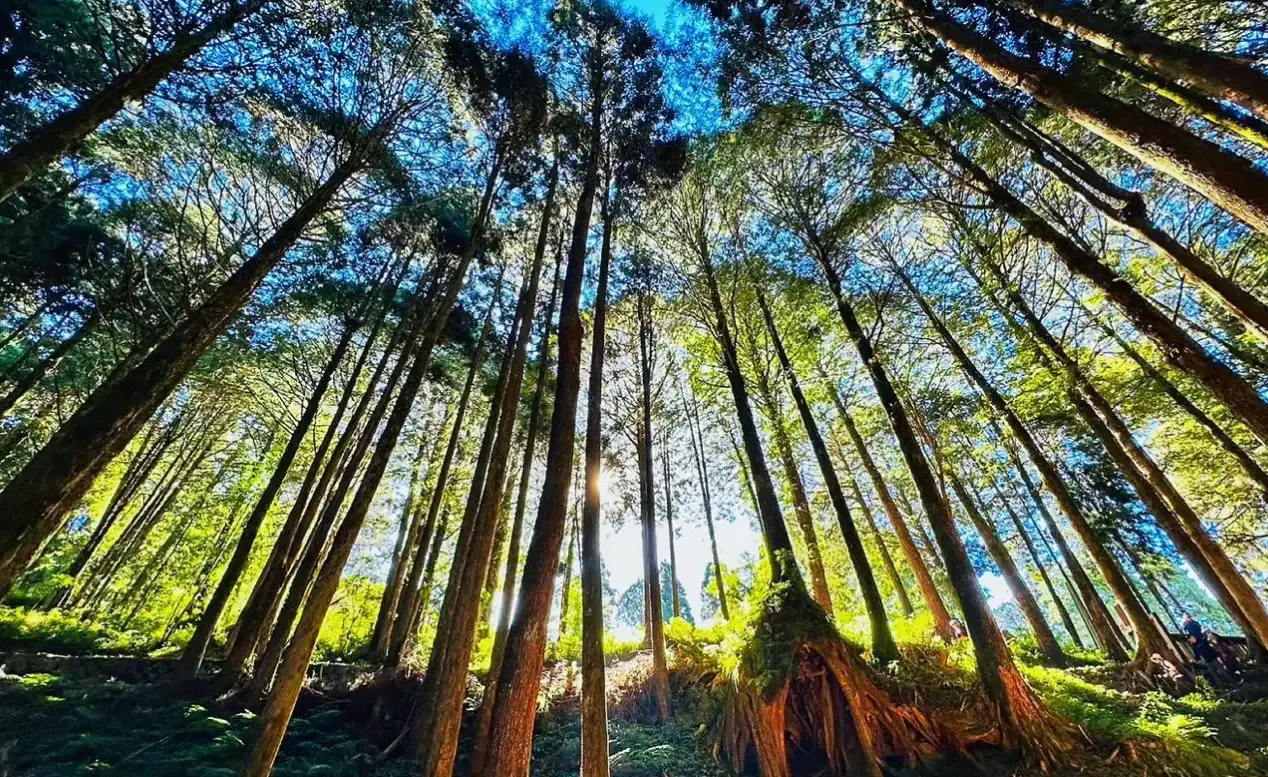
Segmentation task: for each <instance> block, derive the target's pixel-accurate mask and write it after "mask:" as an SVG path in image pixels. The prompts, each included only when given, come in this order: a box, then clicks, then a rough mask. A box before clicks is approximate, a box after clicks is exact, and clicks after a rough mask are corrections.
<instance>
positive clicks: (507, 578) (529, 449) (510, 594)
mask: <svg viewBox="0 0 1268 777" xmlns="http://www.w3.org/2000/svg"><path fill="white" fill-rule="evenodd" d="M547 223H548V222H547ZM559 268H560V263H558V262H557V263H556V264H555V278H554V281H553V282H552V283H551V287H550V302H549V303H548V304H547V306H546V313H545V317H544V318H543V319H542V321H543V326H542V333H541V344H540V346H539V348H540V350H539V351H538V354H537V380H536V382H535V384H534V387H533V399H532V404H531V406H530V408H529V411H528V427H527V432H526V433H525V439H524V459H523V462H522V464H521V465H520V475H519V493H518V494H517V496H516V499H515V517H514V518H513V519H512V520H511V536H510V541H509V543H508V546H507V551H506V571H505V573H504V575H503V577H502V604H501V607H500V608H499V610H498V622H497V626H496V628H495V629H494V631H493V650H492V654H491V657H490V659H489V673H488V675H487V676H486V678H485V683H484V694H483V696H481V699H480V717H479V720H478V722H477V724H476V735H475V743H474V744H473V745H472V747H471V768H470V771H471V774H472V775H480V774H483V772H484V765H485V763H486V762H487V759H488V755H489V745H490V742H489V730H490V728H491V727H492V725H493V708H494V706H495V705H494V702H493V700H494V699H496V698H497V678H498V675H499V673H500V672H501V669H502V662H503V661H504V660H505V658H506V635H507V632H508V631H509V630H510V628H511V612H512V610H513V607H514V604H515V581H516V580H517V579H518V577H519V565H520V545H521V542H522V537H523V533H524V514H525V512H526V511H527V509H528V485H529V481H530V479H531V475H532V470H533V456H534V453H535V452H536V449H537V432H538V428H539V427H540V425H541V412H542V400H543V399H544V398H545V395H546V379H547V369H548V368H549V365H550V337H551V332H552V330H553V326H552V323H551V322H552V321H553V319H554V316H555V300H556V299H557V297H558V292H559ZM582 563H583V564H584V561H583V562H582ZM583 575H584V567H583ZM583 585H584V580H583ZM583 614H584V610H583ZM583 639H584V636H583ZM605 720H606V719H605Z"/></svg>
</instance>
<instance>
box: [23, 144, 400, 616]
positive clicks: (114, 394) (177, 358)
mask: <svg viewBox="0 0 1268 777" xmlns="http://www.w3.org/2000/svg"><path fill="white" fill-rule="evenodd" d="M386 129H387V127H386V125H380V126H379V127H377V128H376V129H375V130H374V131H373V132H371V133H370V134H371V135H372V136H373V137H374V138H378V137H381V136H382V133H383V131H384V130H386ZM366 145H373V144H372V143H368V142H367V144H366ZM364 154H365V150H364V149H362V150H360V151H358V152H356V153H353V154H352V155H350V156H349V157H348V159H346V160H345V161H344V162H343V163H342V164H341V165H340V166H339V167H338V168H336V169H335V171H334V172H333V173H331V175H330V177H329V178H327V179H326V181H325V182H324V183H322V184H321V185H320V186H318V187H317V188H316V189H314V190H313V192H312V193H311V194H309V195H308V197H307V198H306V199H305V200H304V201H303V203H302V204H301V205H300V206H299V208H298V209H297V210H296V211H295V212H294V213H293V214H292V215H291V216H290V217H289V218H287V219H286V221H284V222H283V223H282V224H281V225H280V226H279V227H278V228H277V230H276V231H275V232H274V233H273V234H272V235H271V236H270V237H269V238H268V239H267V240H265V241H264V243H262V244H261V245H260V247H259V249H258V250H256V252H255V254H254V255H253V256H252V257H251V258H250V259H248V260H247V261H246V262H244V263H243V264H242V265H241V266H240V267H239V268H238V269H237V270H236V271H235V272H234V273H233V274H232V275H231V276H229V279H228V280H226V281H225V282H224V283H223V284H221V285H220V287H219V288H217V289H216V290H215V291H214V292H213V293H212V294H211V296H210V297H208V298H207V300H206V301H204V302H203V303H202V304H201V305H200V306H198V307H197V308H196V309H195V310H193V311H192V312H191V313H190V314H189V317H188V318H186V319H185V321H184V322H182V323H181V324H179V325H178V326H176V327H175V328H174V329H173V330H172V332H171V333H170V334H169V335H168V336H167V337H166V338H164V339H163V341H162V342H160V343H159V344H158V345H157V346H155V347H154V349H153V350H152V351H150V353H149V355H148V356H146V357H145V358H144V359H142V360H141V362H140V363H139V364H137V365H136V366H135V367H133V368H132V369H131V370H129V371H128V372H127V373H126V374H125V375H123V376H121V377H120V378H119V379H118V380H116V381H114V382H111V383H106V384H104V385H102V386H100V387H99V388H98V389H97V390H96V391H94V392H93V393H92V395H91V396H89V398H88V399H87V400H86V401H85V402H84V404H83V405H82V406H81V407H80V408H79V410H77V411H76V412H75V414H74V415H73V416H71V418H70V419H69V420H68V421H66V423H64V424H62V426H61V428H59V429H58V430H57V432H56V433H55V434H54V435H53V437H52V438H51V439H50V440H49V441H48V443H46V444H45V445H44V447H43V448H42V449H41V450H40V451H39V453H37V454H35V457H34V458H32V459H31V460H30V461H28V462H27V464H26V466H25V467H23V468H22V470H21V471H20V472H18V473H17V474H16V475H14V477H13V478H12V479H11V480H10V481H9V483H8V485H6V486H5V488H4V490H3V491H0V516H4V517H3V518H0V597H2V596H3V595H4V594H6V593H7V592H8V590H9V588H10V587H11V586H12V585H13V582H14V581H15V580H16V579H17V577H18V575H20V574H21V573H22V572H23V571H24V570H25V568H26V566H27V565H28V564H29V563H30V561H31V559H33V558H35V556H36V555H37V554H38V553H39V551H40V549H41V548H43V547H44V544H45V543H46V542H47V541H48V539H49V538H50V537H51V536H52V535H53V534H54V533H55V532H56V531H57V529H58V527H59V526H60V524H61V521H62V517H63V516H64V515H65V514H66V513H67V511H69V510H70V509H72V508H73V507H74V506H75V505H76V504H77V503H78V502H79V501H80V500H81V499H82V498H83V495H84V494H85V493H86V492H87V491H88V489H89V488H90V487H91V486H92V483H93V480H95V479H96V477H97V475H98V474H99V473H100V472H101V471H102V470H103V469H104V468H105V467H106V465H108V464H109V463H110V460H111V459H113V458H114V457H115V456H116V455H118V453H119V452H120V451H121V450H123V448H124V447H125V446H127V444H128V443H129V442H131V440H132V437H133V436H134V435H135V434H136V433H137V432H138V431H139V430H140V429H141V427H142V426H143V425H144V424H145V422H146V421H148V420H149V419H150V417H151V416H152V415H153V414H154V411H155V409H157V408H158V406H159V405H160V404H162V402H163V401H164V400H165V399H167V397H168V395H170V394H171V392H172V391H173V390H174V389H175V388H176V386H177V385H178V384H179V383H180V382H181V380H182V379H183V378H184V377H185V375H186V373H188V372H189V370H190V369H191V368H193V366H194V365H195V364H196V363H197V362H198V360H199V359H200V358H201V357H202V355H203V353H205V352H206V350H207V349H208V348H209V347H211V345H212V343H214V342H215V340H216V338H217V337H219V336H220V333H221V332H223V331H224V329H225V327H227V326H228V325H229V324H230V323H231V322H232V321H233V319H234V318H235V317H236V316H237V314H238V311H240V310H241V309H242V307H243V306H244V305H245V304H246V303H247V301H248V300H249V299H250V298H251V294H252V293H253V292H254V291H255V289H256V287H257V286H259V284H260V283H261V281H263V280H264V278H265V276H266V275H268V273H269V271H271V270H272V269H273V268H274V267H275V266H276V265H277V264H278V262H280V261H281V260H282V258H283V257H285V255H286V253H287V251H289V250H290V248H291V246H292V245H294V243H295V241H296V240H298V239H299V238H300V236H301V235H302V234H303V233H304V231H305V229H307V227H308V225H309V223H310V222H311V221H312V220H313V219H314V218H315V217H316V216H317V215H318V214H319V213H321V212H322V211H324V210H325V209H326V208H327V206H329V204H330V201H331V200H332V199H333V198H334V196H335V195H336V194H337V193H338V191H339V190H340V189H341V188H342V187H343V185H344V183H346V182H347V180H348V179H349V178H351V177H352V175H353V174H354V173H355V172H356V171H357V170H359V169H360V168H361V166H362V164H363V157H364Z"/></svg>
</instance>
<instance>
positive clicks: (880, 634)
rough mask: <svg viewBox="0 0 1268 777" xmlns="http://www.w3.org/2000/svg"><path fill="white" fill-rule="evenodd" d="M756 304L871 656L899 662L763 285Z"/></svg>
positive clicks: (873, 581) (871, 577)
mask: <svg viewBox="0 0 1268 777" xmlns="http://www.w3.org/2000/svg"><path fill="white" fill-rule="evenodd" d="M757 303H758V305H759V306H760V307H761V310H762V318H763V319H764V320H765V322H766V329H767V332H768V333H769V334H770V338H771V344H772V345H773V346H774V347H775V354H776V356H777V357H778V358H779V365H780V367H781V368H782V370H783V372H784V378H785V379H786V380H787V381H788V388H789V390H790V391H791V392H792V396H793V401H794V402H795V403H796V405H797V412H798V414H799V415H800V416H801V424H802V426H803V427H804V428H805V430H806V436H807V437H808V438H809V439H810V447H811V449H813V450H814V453H815V458H816V459H817V460H818V462H819V471H820V473H821V474H822V475H823V484H824V486H825V487H826V488H827V490H828V497H829V498H830V499H831V500H832V507H833V509H834V510H835V511H836V514H837V523H838V525H839V526H840V527H841V536H842V537H843V538H844V539H845V547H846V550H847V551H848V552H849V555H850V563H851V565H852V566H853V567H854V575H855V577H856V578H857V579H858V584H859V591H860V593H861V594H862V596H863V604H864V607H865V609H866V610H867V618H868V621H869V623H870V625H871V630H872V656H873V657H874V658H875V660H877V661H880V662H882V663H888V662H890V661H897V660H898V658H899V655H898V644H897V643H896V642H894V635H893V633H891V632H890V629H889V617H888V616H887V615H886V613H885V601H884V599H882V598H881V592H880V588H879V587H877V585H876V578H875V576H874V575H873V574H872V564H871V562H870V561H868V558H867V551H866V550H865V549H864V547H863V540H862V538H861V537H860V536H859V532H858V527H856V526H855V525H854V517H853V516H852V515H851V514H850V508H849V506H848V505H847V504H846V502H845V492H844V491H842V489H841V481H840V480H839V479H838V478H837V473H836V468H835V467H834V466H833V465H832V459H831V457H830V456H829V455H828V446H827V444H826V443H825V442H824V441H823V435H822V434H820V433H819V423H818V422H817V421H816V420H815V417H814V414H813V413H812V412H811V410H810V404H809V403H808V402H807V401H806V397H805V394H804V393H803V392H802V390H801V384H800V383H799V382H798V380H797V375H796V373H795V372H794V371H793V366H792V361H791V360H790V359H789V358H788V352H787V351H786V350H785V349H784V342H783V339H782V338H781V337H780V336H779V329H778V327H776V325H775V317H774V316H773V315H772V314H771V310H770V305H768V304H767V302H766V295H765V294H764V293H763V292H762V289H761V287H760V286H758V287H757ZM900 589H901V586H900Z"/></svg>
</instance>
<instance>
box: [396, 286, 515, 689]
mask: <svg viewBox="0 0 1268 777" xmlns="http://www.w3.org/2000/svg"><path fill="white" fill-rule="evenodd" d="M496 288H497V289H498V292H497V293H496V294H494V295H493V300H492V301H490V303H489V307H488V309H487V310H486V311H485V314H484V324H483V325H482V326H481V328H480V337H479V339H478V340H477V341H476V345H475V349H474V350H473V351H472V353H471V366H470V367H469V368H468V370H467V378H466V381H465V382H464V383H463V384H462V393H461V395H459V398H458V409H457V411H456V412H455V414H454V420H453V426H452V427H451V428H450V431H449V440H448V442H447V443H446V444H445V455H444V458H442V459H441V461H440V470H439V471H438V472H437V473H436V482H435V483H434V484H433V485H432V490H431V496H430V498H429V499H428V504H427V518H426V519H425V521H424V523H423V527H424V528H423V533H424V535H433V536H434V537H435V539H434V540H433V541H432V544H433V546H434V547H439V545H440V540H441V534H439V533H437V532H436V531H434V527H435V526H436V521H437V516H438V515H439V514H440V511H441V510H440V508H441V505H442V504H443V503H444V499H445V490H446V488H447V487H448V485H449V471H450V470H451V469H452V468H453V462H454V457H455V456H456V455H457V452H458V443H459V441H460V440H461V439H462V429H463V422H464V421H465V420H466V416H467V408H468V406H469V405H470V402H471V391H472V388H473V386H474V385H475V381H476V377H477V376H478V375H479V374H480V370H481V369H482V368H483V366H484V358H485V354H486V352H487V349H488V345H489V339H490V338H491V337H492V334H493V309H494V307H495V306H496V305H497V298H498V297H500V296H501V277H500V276H499V278H498V284H497V286H496ZM486 428H487V425H486ZM486 437H488V435H486ZM427 554H428V549H427V542H426V541H422V542H420V543H419V547H418V554H417V556H416V557H415V559H414V563H413V564H412V565H411V567H410V571H409V577H408V579H407V580H406V582H405V590H404V592H403V593H402V594H401V603H400V605H399V606H398V609H399V611H400V613H401V616H400V617H398V618H397V619H396V620H395V621H394V622H393V624H392V633H391V637H390V640H389V649H388V663H389V664H391V665H393V666H399V665H400V662H401V660H402V658H403V657H404V656H405V646H406V643H407V642H408V641H409V639H410V636H411V634H413V633H414V631H415V630H416V626H415V624H416V623H417V621H418V618H419V611H420V610H421V608H422V606H424V604H425V600H424V599H423V598H422V597H423V596H424V595H426V594H428V593H430V586H423V585H422V584H421V583H422V576H423V574H424V572H425V571H426V569H427V566H428V563H429V562H426V561H425V559H427Z"/></svg>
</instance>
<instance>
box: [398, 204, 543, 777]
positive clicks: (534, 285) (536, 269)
mask: <svg viewBox="0 0 1268 777" xmlns="http://www.w3.org/2000/svg"><path fill="white" fill-rule="evenodd" d="M553 188H554V187H553V186H552V192H553ZM549 213H550V208H549V207H548V208H547V217H546V220H547V221H549ZM545 229H546V227H545V225H543V227H542V231H541V232H539V239H538V243H537V246H536V251H535V252H534V255H533V261H532V266H531V267H530V268H529V270H528V272H527V273H526V275H525V279H524V285H523V287H522V289H521V292H520V299H519V303H518V304H517V306H516V317H515V324H514V325H513V326H514V332H513V334H512V341H513V351H512V352H511V353H510V354H508V356H509V366H508V367H507V371H506V375H505V377H503V378H499V384H500V385H499V387H498V389H497V392H496V396H497V402H498V405H499V407H498V409H497V411H496V412H497V415H498V425H497V429H496V435H495V440H494V447H493V449H492V455H491V456H490V458H489V463H488V471H487V473H486V474H485V476H484V483H483V485H482V491H483V493H482V495H481V496H480V497H479V498H478V500H476V501H475V502H474V504H476V505H477V507H476V509H475V510H474V511H471V510H470V508H471V506H472V504H473V501H472V499H470V498H469V499H468V502H467V506H468V512H466V513H464V515H463V523H462V525H461V527H460V528H459V533H458V544H457V548H456V550H455V556H454V558H455V563H454V568H453V571H452V572H451V573H450V578H449V585H448V586H447V587H446V590H445V600H444V604H443V605H442V608H441V613H440V620H439V623H440V624H441V625H440V627H438V630H437V639H436V641H435V643H433V646H432V654H431V656H430V657H429V659H428V669H427V675H426V676H425V679H424V685H423V690H422V699H421V701H420V711H421V714H419V715H418V716H417V717H416V719H415V721H414V722H413V724H411V735H412V736H413V743H414V751H415V753H416V754H417V755H418V756H420V758H419V759H418V760H420V761H421V762H422V770H421V771H422V774H423V775H435V776H439V775H447V774H448V773H449V772H450V771H451V770H452V769H453V762H454V758H455V757H456V755H457V748H458V729H459V726H460V724H461V719H462V706H463V705H462V699H463V695H464V693H465V691H466V684H467V668H468V666H469V665H470V663H471V652H472V649H473V647H474V645H473V642H474V632H475V626H476V619H477V618H478V616H479V607H480V595H481V592H482V589H483V583H484V581H485V579H486V578H487V576H488V568H489V563H490V560H491V555H492V549H493V547H492V546H493V540H494V534H495V532H496V528H497V525H498V523H499V522H500V521H499V517H500V516H499V513H500V511H501V505H502V494H503V488H504V485H505V482H506V472H507V469H508V466H509V464H510V459H511V457H510V449H511V443H512V441H513V439H514V437H513V435H514V430H515V423H516V419H517V415H518V413H517V409H518V408H519V404H520V395H521V389H522V386H523V377H524V365H525V362H526V360H527V354H528V342H529V340H530V339H531V337H532V333H533V322H534V320H535V319H536V312H537V296H538V293H537V292H538V286H539V282H540V280H541V271H542V266H543V263H544V261H545V251H546V244H545V238H544V235H545V234H546V233H545ZM510 347H512V346H511V345H510V344H508V348H510ZM490 412H491V413H492V412H493V411H492V410H491V411H490ZM472 496H475V484H474V483H473V485H472ZM502 687H503V686H501V685H499V692H498V696H499V698H500V696H501V690H502ZM494 703H495V704H496V703H498V701H497V700H496V699H495V700H494ZM495 709H496V708H495ZM495 722H496V717H495ZM495 741H498V740H495ZM500 745H501V743H500V741H499V746H500ZM495 773H496V772H495Z"/></svg>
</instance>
